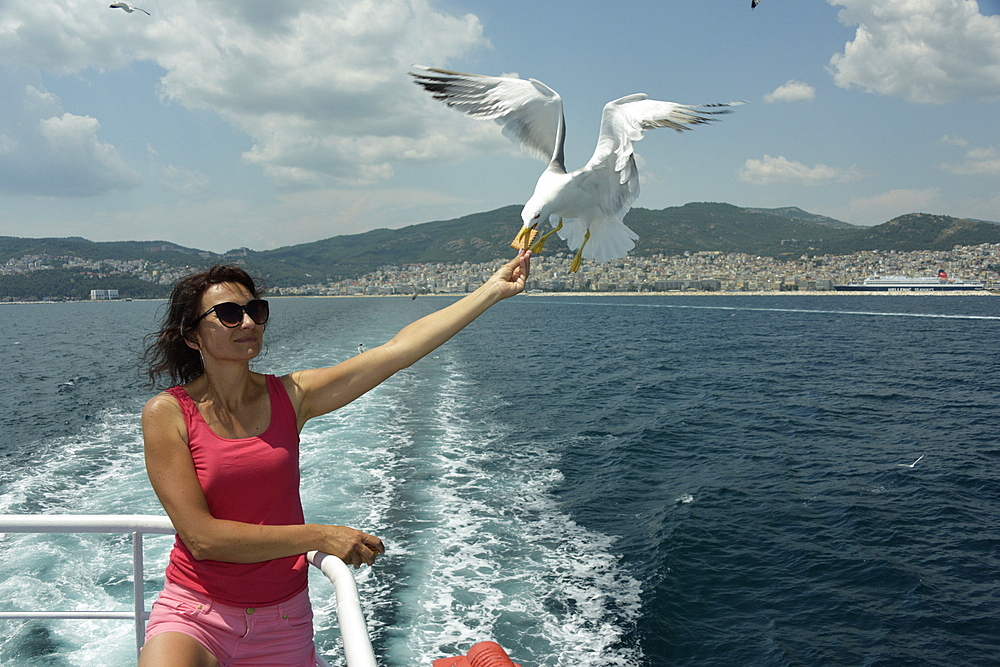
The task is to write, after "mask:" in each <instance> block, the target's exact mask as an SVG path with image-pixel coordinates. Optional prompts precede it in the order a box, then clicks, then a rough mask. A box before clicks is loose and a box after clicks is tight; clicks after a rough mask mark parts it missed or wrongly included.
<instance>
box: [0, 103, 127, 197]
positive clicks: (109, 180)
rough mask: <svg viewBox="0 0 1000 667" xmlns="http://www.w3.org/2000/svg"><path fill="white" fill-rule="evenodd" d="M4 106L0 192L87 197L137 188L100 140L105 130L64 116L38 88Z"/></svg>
mask: <svg viewBox="0 0 1000 667" xmlns="http://www.w3.org/2000/svg"><path fill="white" fill-rule="evenodd" d="M4 98H5V99H2V100H0V137H2V140H0V153H3V155H4V159H3V160H2V161H0V192H4V193H8V194H28V195H42V196H61V197H89V196H95V195H99V194H103V193H105V192H108V191H109V190H115V189H129V188H133V187H135V186H137V185H139V183H140V181H141V178H140V176H139V174H138V172H136V171H135V170H134V169H133V168H132V167H130V166H129V165H128V164H127V163H126V162H125V161H124V160H123V159H122V157H121V156H120V155H119V153H118V150H117V149H116V148H115V147H114V146H112V145H111V144H109V143H106V142H102V141H101V140H100V139H99V138H98V133H99V131H100V129H101V124H100V123H99V122H98V121H97V119H96V118H92V117H90V116H77V115H74V114H71V113H66V112H63V111H62V109H61V107H60V104H59V100H58V98H56V97H55V96H54V95H52V94H51V93H48V92H47V91H45V90H42V89H40V88H37V87H35V86H31V85H29V86H25V87H24V88H23V89H22V90H21V91H20V92H19V93H18V94H16V95H4Z"/></svg>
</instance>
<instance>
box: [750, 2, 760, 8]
mask: <svg viewBox="0 0 1000 667" xmlns="http://www.w3.org/2000/svg"><path fill="white" fill-rule="evenodd" d="M759 2H760V0H750V9H753V8H754V7H756V6H757V3H759Z"/></svg>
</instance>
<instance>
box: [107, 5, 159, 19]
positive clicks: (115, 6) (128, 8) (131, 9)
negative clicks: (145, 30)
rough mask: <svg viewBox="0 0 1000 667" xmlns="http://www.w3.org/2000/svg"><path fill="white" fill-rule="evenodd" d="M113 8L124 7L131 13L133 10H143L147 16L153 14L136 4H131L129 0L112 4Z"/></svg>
mask: <svg viewBox="0 0 1000 667" xmlns="http://www.w3.org/2000/svg"><path fill="white" fill-rule="evenodd" d="M111 9H124V10H125V11H126V12H128V13H129V14H131V13H132V12H142V13H143V14H145V15H146V16H152V14H150V13H149V12H147V11H146V10H145V9H143V8H142V7H136V6H135V5H130V4H128V3H127V2H116V3H114V4H112V5H111Z"/></svg>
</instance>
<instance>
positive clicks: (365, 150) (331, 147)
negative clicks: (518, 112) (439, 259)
mask: <svg viewBox="0 0 1000 667" xmlns="http://www.w3.org/2000/svg"><path fill="white" fill-rule="evenodd" d="M154 4H155V5H158V6H151V7H149V9H150V11H152V12H153V16H152V17H147V16H145V15H138V14H126V13H125V12H121V11H115V10H111V9H108V8H107V5H106V4H104V5H95V4H94V2H93V1H92V0H62V1H61V2H58V3H39V2H27V1H17V2H0V62H6V63H11V64H15V65H18V66H21V67H26V68H34V69H38V70H43V71H49V72H54V73H56V74H70V73H76V72H81V71H83V70H86V69H88V68H96V69H98V70H102V69H111V68H117V67H122V66H124V65H126V64H128V63H129V62H131V61H135V60H150V61H155V62H156V63H157V64H158V65H159V66H160V67H162V68H163V69H164V70H165V72H166V73H165V75H164V76H163V77H162V79H161V81H160V89H159V93H160V95H161V97H162V98H163V99H164V100H169V101H172V102H176V103H179V104H181V105H183V106H185V107H187V108H191V109H207V110H210V111H212V112H214V113H217V114H218V115H219V116H221V117H222V118H224V119H225V120H226V121H227V122H228V123H230V124H231V125H232V126H233V127H234V128H236V129H237V130H239V131H240V132H243V133H245V134H247V135H248V136H250V137H251V138H252V140H253V146H252V148H251V149H250V150H248V151H246V152H245V153H244V155H243V157H244V159H245V160H246V161H248V162H250V163H253V164H256V165H258V166H259V167H260V168H261V169H262V170H263V171H264V173H266V174H267V175H268V176H270V177H271V178H272V179H273V180H274V181H275V182H276V183H278V184H279V185H286V186H306V187H317V186H324V185H329V184H351V185H355V186H357V185H362V184H371V183H375V182H377V181H380V180H382V179H385V178H387V177H389V176H391V175H392V165H393V164H394V163H398V162H400V161H405V160H410V161H418V160H433V159H441V158H442V157H443V156H444V155H446V154H451V155H454V154H460V153H462V152H467V151H469V145H470V144H471V143H474V142H481V141H484V140H492V141H495V144H496V145H497V146H499V145H504V146H505V148H506V142H504V141H503V140H502V138H500V137H499V136H498V135H499V133H498V132H496V128H495V127H493V126H491V124H488V123H481V122H480V123H476V124H475V125H476V126H477V127H475V129H473V130H472V131H470V132H465V131H463V132H461V133H458V132H448V130H449V129H452V128H454V127H458V126H459V122H460V121H467V120H468V119H458V118H452V116H458V114H445V113H443V112H444V111H447V110H445V109H443V108H438V107H440V106H441V105H440V104H438V103H435V102H434V101H433V100H432V99H430V97H429V96H427V95H426V93H421V92H420V91H419V90H418V88H417V87H416V86H415V85H413V83H412V82H411V81H410V77H408V76H407V75H406V71H407V69H408V68H409V66H410V65H411V64H413V63H414V62H419V63H424V64H430V65H438V66H440V65H446V64H447V62H448V60H449V59H451V58H456V57H458V56H461V55H463V54H465V53H467V52H469V51H470V50H473V49H477V48H485V47H488V46H489V43H488V41H487V40H486V39H485V37H484V36H483V26H482V24H481V22H480V21H479V19H478V18H477V17H475V16H474V15H472V14H468V15H464V16H457V15H451V14H448V13H445V12H443V11H439V10H437V9H434V8H432V7H431V5H430V3H429V0H311V1H309V2H295V3H292V2H264V1H257V2H249V1H246V2H232V0H176V1H174V2H170V3H154ZM442 117H445V118H447V120H446V121H445V122H444V123H442V122H441V120H440V119H441V118H442ZM431 119H433V120H431ZM435 125H436V126H437V127H436V129H435V131H436V132H443V133H444V136H445V137H447V140H442V139H443V138H444V137H442V136H440V135H438V136H430V135H429V134H428V132H429V131H428V130H427V129H426V128H428V127H432V126H435ZM478 126H482V127H478ZM463 127H464V126H463ZM489 131H492V132H491V133H489ZM455 136H461V140H459V141H456V140H455ZM487 138H488V139H487Z"/></svg>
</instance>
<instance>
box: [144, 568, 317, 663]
mask: <svg viewBox="0 0 1000 667" xmlns="http://www.w3.org/2000/svg"><path fill="white" fill-rule="evenodd" d="M312 618H313V614H312V606H311V605H310V604H309V590H308V589H306V590H303V591H302V592H301V593H299V594H298V595H296V596H295V597H293V598H292V599H291V600H288V601H286V602H282V603H279V604H276V605H270V606H268V607H256V608H254V607H233V606H231V605H227V604H222V603H219V602H214V601H212V600H210V599H208V598H207V597H205V596H204V595H202V594H201V593H196V592H195V591H192V590H190V589H188V588H185V587H184V586H179V585H177V584H174V583H171V582H169V581H168V582H167V583H166V585H165V586H164V587H163V591H162V592H161V593H160V597H159V598H157V600H156V602H154V603H153V609H152V611H151V612H150V615H149V622H148V623H147V625H146V641H149V640H150V639H151V638H152V637H154V636H156V635H158V634H160V633H161V632H180V633H183V634H185V635H188V636H189V637H193V638H194V639H196V640H198V642H199V643H200V644H201V645H202V646H204V647H205V648H206V649H208V651H209V652H210V653H211V654H212V655H214V656H215V658H216V659H217V660H218V661H219V664H220V665H222V667H229V666H234V667H235V666H236V665H268V666H271V667H277V666H278V665H281V666H282V667H284V666H287V667H315V665H316V646H315V644H313V627H312Z"/></svg>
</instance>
